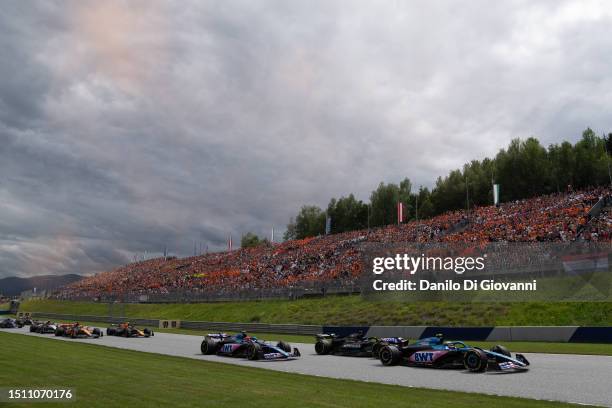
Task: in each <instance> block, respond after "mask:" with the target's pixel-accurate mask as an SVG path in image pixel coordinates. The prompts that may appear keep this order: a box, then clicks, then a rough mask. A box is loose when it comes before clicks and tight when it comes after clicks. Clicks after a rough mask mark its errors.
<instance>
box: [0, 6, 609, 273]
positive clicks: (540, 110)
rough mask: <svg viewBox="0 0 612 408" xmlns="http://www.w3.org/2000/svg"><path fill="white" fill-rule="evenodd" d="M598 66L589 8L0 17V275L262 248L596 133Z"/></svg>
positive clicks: (0, 13) (75, 12) (605, 121)
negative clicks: (347, 208)
mask: <svg viewBox="0 0 612 408" xmlns="http://www.w3.org/2000/svg"><path fill="white" fill-rule="evenodd" d="M492 5H494V7H492ZM611 67H612V4H611V3H610V2H605V1H602V2H585V1H575V2H561V1H550V2H545V1H540V2H533V1H524V2H523V1H518V2H514V1H506V2H490V1H483V2H478V1H469V2H465V1H455V2H444V1H434V2H432V1H424V2H417V1H377V2H358V1H353V0H350V1H348V0H347V1H336V2H334V1H328V0H324V1H320V2H319V1H312V0H308V1H306V0H303V1H286V0H280V1H244V2H240V1H226V0H223V1H194V2H188V1H176V2H158V1H150V0H146V1H130V2H112V1H103V2H101V1H90V2H87V1H78V2H74V3H70V2H67V1H57V2H55V1H48V0H44V1H38V2H36V1H27V2H20V1H6V2H3V4H2V7H1V9H0V278H1V277H5V276H13V275H17V276H31V275H39V274H48V273H50V274H63V273H81V274H89V273H94V272H98V271H102V270H106V269H109V268H112V267H114V266H117V265H121V264H123V263H126V262H128V261H130V260H131V259H132V257H133V256H134V254H135V253H143V252H144V251H148V252H149V253H151V252H161V251H162V250H163V247H164V244H167V245H168V248H169V250H170V252H172V253H177V254H179V255H189V254H190V253H191V252H192V251H193V242H194V240H195V241H196V246H198V249H199V245H200V242H202V245H203V246H204V247H205V246H206V245H208V246H209V248H210V249H211V250H213V249H220V248H222V247H223V246H224V245H225V241H226V239H227V236H228V234H229V233H230V232H231V233H232V234H233V237H234V241H235V242H237V241H239V237H240V235H241V234H243V233H245V232H247V231H253V232H256V233H258V234H269V232H270V229H271V228H272V227H273V226H274V227H276V229H277V232H278V234H277V238H280V235H281V233H282V230H284V226H285V225H286V223H287V221H288V220H289V217H290V216H292V215H294V214H295V213H296V212H297V211H298V209H299V208H300V206H301V205H302V204H306V203H308V204H317V205H319V206H326V205H327V202H328V201H329V199H330V198H331V197H332V196H340V195H346V194H349V193H351V192H353V193H355V194H356V195H357V196H358V197H359V198H361V199H364V200H365V199H367V197H368V196H369V192H370V191H371V190H372V189H373V188H374V187H375V186H376V185H377V184H378V183H379V182H380V181H385V182H398V181H399V180H400V179H401V178H403V177H405V176H408V177H409V178H410V179H411V180H412V181H413V184H414V185H417V186H418V185H419V184H422V185H426V186H431V185H432V184H433V182H434V180H435V178H436V177H437V176H438V175H444V174H446V173H447V172H448V171H449V170H451V169H454V168H457V167H460V166H461V165H462V164H463V163H464V162H466V161H468V160H470V159H474V158H478V159H480V158H483V157H486V156H488V155H492V154H494V153H495V152H496V151H497V150H498V149H499V148H501V147H504V146H506V145H507V144H508V142H509V141H510V139H512V138H515V137H528V136H531V135H535V136H537V137H538V138H540V140H542V141H543V142H544V143H545V144H548V143H551V142H558V141H561V140H571V141H575V140H576V139H577V138H578V137H579V135H580V133H581V132H582V130H583V129H584V128H585V127H587V126H590V127H592V128H593V129H594V130H595V131H596V132H598V133H602V132H604V131H610V130H612V126H611V124H610V114H611V113H612V78H611V76H610V72H611V71H610V70H611Z"/></svg>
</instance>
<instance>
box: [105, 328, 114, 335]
mask: <svg viewBox="0 0 612 408" xmlns="http://www.w3.org/2000/svg"><path fill="white" fill-rule="evenodd" d="M115 333H116V330H115V328H113V327H109V328H107V329H106V335H107V336H114V335H115Z"/></svg>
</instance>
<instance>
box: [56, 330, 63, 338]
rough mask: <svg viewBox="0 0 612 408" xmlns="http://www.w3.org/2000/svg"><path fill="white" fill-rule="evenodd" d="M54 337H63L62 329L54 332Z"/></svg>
mask: <svg viewBox="0 0 612 408" xmlns="http://www.w3.org/2000/svg"><path fill="white" fill-rule="evenodd" d="M55 335H56V336H63V335H64V329H57V330H55Z"/></svg>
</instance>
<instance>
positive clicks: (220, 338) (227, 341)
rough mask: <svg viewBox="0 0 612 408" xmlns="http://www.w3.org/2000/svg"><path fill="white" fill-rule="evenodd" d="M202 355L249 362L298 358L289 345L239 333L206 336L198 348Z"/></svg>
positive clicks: (297, 353) (298, 352)
mask: <svg viewBox="0 0 612 408" xmlns="http://www.w3.org/2000/svg"><path fill="white" fill-rule="evenodd" d="M200 350H201V351H202V354H216V355H218V356H228V357H246V358H248V359H249V360H260V359H263V360H290V359H294V358H296V357H299V356H300V351H299V350H298V349H297V348H294V349H293V351H291V346H290V345H289V343H286V342H284V341H279V342H278V343H276V345H274V344H272V343H266V342H264V341H262V340H259V339H257V338H256V337H253V336H249V335H247V333H246V332H241V333H238V334H235V335H233V336H230V335H228V334H226V333H214V334H208V335H206V337H205V338H204V340H203V341H202V345H201V346H200Z"/></svg>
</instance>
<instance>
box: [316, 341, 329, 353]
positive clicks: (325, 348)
mask: <svg viewBox="0 0 612 408" xmlns="http://www.w3.org/2000/svg"><path fill="white" fill-rule="evenodd" d="M331 349H332V342H331V340H319V341H317V342H316V343H315V351H316V352H317V354H320V355H323V354H329V352H330V351H331Z"/></svg>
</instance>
